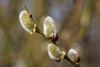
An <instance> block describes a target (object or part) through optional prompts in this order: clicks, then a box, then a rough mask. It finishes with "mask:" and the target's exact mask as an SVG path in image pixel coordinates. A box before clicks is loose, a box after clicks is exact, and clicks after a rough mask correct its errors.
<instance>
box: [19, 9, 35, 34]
mask: <svg viewBox="0 0 100 67" xmlns="http://www.w3.org/2000/svg"><path fill="white" fill-rule="evenodd" d="M19 20H20V23H21V26H22V28H23V29H24V30H25V31H27V32H29V33H30V34H32V33H33V32H36V24H35V23H34V22H33V20H32V18H31V17H30V13H28V12H27V10H22V11H21V12H20V14H19Z"/></svg>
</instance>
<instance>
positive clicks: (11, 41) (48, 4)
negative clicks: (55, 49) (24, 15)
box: [0, 0, 100, 67]
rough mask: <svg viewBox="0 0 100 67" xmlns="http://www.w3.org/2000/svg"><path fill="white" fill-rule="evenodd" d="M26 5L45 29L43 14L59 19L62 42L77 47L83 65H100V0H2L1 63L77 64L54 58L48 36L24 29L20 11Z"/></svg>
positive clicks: (15, 66) (28, 66)
mask: <svg viewBox="0 0 100 67" xmlns="http://www.w3.org/2000/svg"><path fill="white" fill-rule="evenodd" d="M25 5H26V6H27V8H28V10H29V11H30V12H31V13H32V15H33V18H34V19H35V20H36V24H37V25H38V26H39V28H40V29H41V31H42V30H43V29H42V27H43V22H42V18H43V17H45V16H48V15H49V16H51V17H52V18H53V19H54V20H55V24H56V27H57V30H58V34H59V40H58V41H57V44H58V46H59V47H61V48H64V50H65V51H66V53H67V51H68V50H69V49H70V48H74V49H76V50H77V51H78V53H79V56H80V58H81V61H80V64H81V67H100V51H99V50H100V0H0V67H73V65H71V64H70V63H69V62H67V61H65V60H63V61H61V62H59V63H58V62H55V61H53V60H51V59H50V58H49V56H48V53H47V49H46V47H47V45H48V42H47V40H45V39H44V38H43V37H42V36H41V35H39V34H36V33H33V35H30V34H29V33H27V32H25V31H24V29H23V28H22V27H21V25H20V23H19V13H20V11H21V10H23V9H25V8H24V6H25Z"/></svg>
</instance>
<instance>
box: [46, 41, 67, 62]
mask: <svg viewBox="0 0 100 67" xmlns="http://www.w3.org/2000/svg"><path fill="white" fill-rule="evenodd" d="M47 49H48V55H49V57H50V58H51V59H53V60H55V61H61V60H62V59H64V56H65V52H64V51H61V50H60V48H59V47H58V46H56V45H55V44H54V43H49V44H48V47H47Z"/></svg>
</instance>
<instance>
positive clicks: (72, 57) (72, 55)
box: [68, 48, 80, 62]
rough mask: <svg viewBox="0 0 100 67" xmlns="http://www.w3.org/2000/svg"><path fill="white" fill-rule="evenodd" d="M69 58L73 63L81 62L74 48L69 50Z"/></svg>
mask: <svg viewBox="0 0 100 67" xmlns="http://www.w3.org/2000/svg"><path fill="white" fill-rule="evenodd" d="M68 58H70V60H71V61H73V62H79V60H80V58H79V55H78V53H77V51H76V50H75V49H73V48H71V49H69V51H68Z"/></svg>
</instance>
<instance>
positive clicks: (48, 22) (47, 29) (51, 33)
mask: <svg viewBox="0 0 100 67" xmlns="http://www.w3.org/2000/svg"><path fill="white" fill-rule="evenodd" d="M43 33H44V35H45V36H46V37H47V38H50V39H52V40H54V41H56V40H58V35H57V30H56V26H55V24H54V20H53V19H52V18H51V17H50V16H47V17H46V18H45V19H44V24H43Z"/></svg>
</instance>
